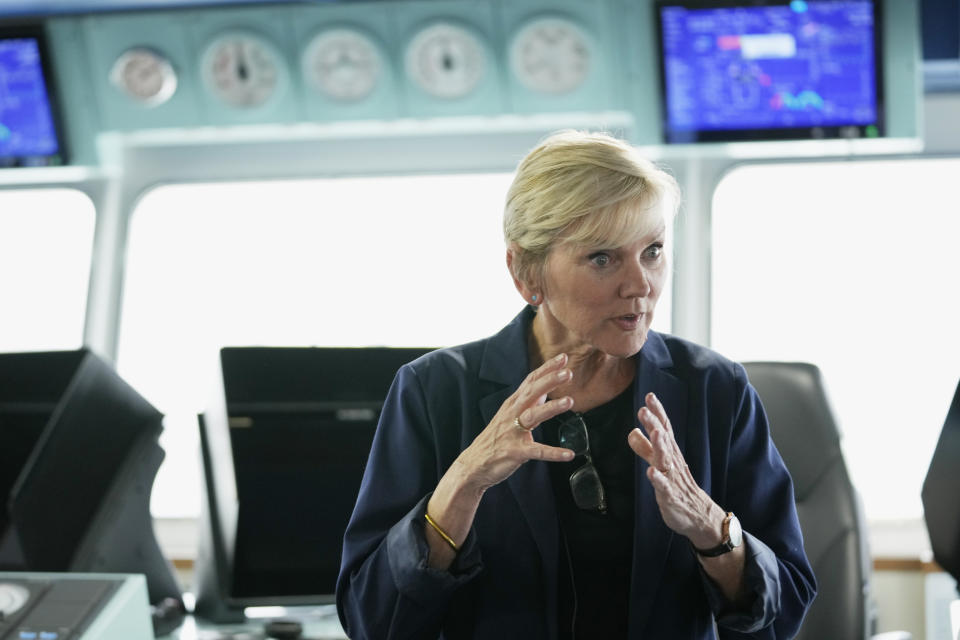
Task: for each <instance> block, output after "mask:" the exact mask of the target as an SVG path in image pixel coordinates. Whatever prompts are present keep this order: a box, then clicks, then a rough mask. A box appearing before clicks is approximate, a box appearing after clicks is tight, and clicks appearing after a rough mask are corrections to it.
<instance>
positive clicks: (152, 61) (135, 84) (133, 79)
mask: <svg viewBox="0 0 960 640" xmlns="http://www.w3.org/2000/svg"><path fill="white" fill-rule="evenodd" d="M110 82H112V83H113V85H114V86H116V87H117V88H118V89H120V90H121V91H123V93H124V94H126V95H127V96H128V97H130V98H132V99H133V100H135V101H136V102H138V103H140V104H142V105H144V106H148V107H155V106H157V105H161V104H163V103H164V102H166V101H167V100H169V99H170V97H171V96H173V94H174V92H175V91H176V90H177V74H176V72H175V71H174V70H173V65H171V64H170V61H169V60H167V58H166V57H165V56H164V55H163V54H161V53H160V52H158V51H155V50H153V49H148V48H146V47H135V48H133V49H128V50H127V51H124V52H123V53H122V54H120V56H119V57H118V58H117V60H116V62H114V63H113V68H112V69H111V70H110Z"/></svg>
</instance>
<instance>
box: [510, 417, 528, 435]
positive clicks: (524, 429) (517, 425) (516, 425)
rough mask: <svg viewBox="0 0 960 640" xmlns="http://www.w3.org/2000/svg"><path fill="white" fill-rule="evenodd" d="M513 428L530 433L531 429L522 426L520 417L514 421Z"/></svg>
mask: <svg viewBox="0 0 960 640" xmlns="http://www.w3.org/2000/svg"><path fill="white" fill-rule="evenodd" d="M513 426H515V427H516V428H517V429H520V430H522V431H530V429H527V428H526V427H525V426H523V425H522V424H520V416H517V417H516V418H514V419H513Z"/></svg>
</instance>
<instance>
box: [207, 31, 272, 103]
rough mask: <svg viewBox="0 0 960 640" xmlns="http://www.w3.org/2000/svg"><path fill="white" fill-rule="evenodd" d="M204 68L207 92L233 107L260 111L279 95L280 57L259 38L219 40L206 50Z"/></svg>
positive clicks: (232, 36) (242, 35) (243, 36)
mask: <svg viewBox="0 0 960 640" xmlns="http://www.w3.org/2000/svg"><path fill="white" fill-rule="evenodd" d="M201 65H202V72H203V82H204V84H205V85H206V87H207V90H209V91H210V92H211V93H212V94H213V95H214V96H216V97H217V98H218V99H220V101H221V102H223V103H225V104H228V105H230V106H231V107H237V108H241V109H251V108H255V107H259V106H261V105H263V104H264V103H266V102H267V101H268V100H269V99H270V98H271V97H273V95H274V94H276V92H277V86H278V83H279V79H280V68H281V58H280V54H278V53H277V51H276V49H274V48H273V47H272V46H271V45H270V43H268V42H267V41H266V40H264V39H263V38H260V37H259V36H255V35H253V34H250V33H230V34H226V35H223V36H220V37H219V38H217V39H216V40H214V41H213V42H212V43H211V44H210V46H209V47H207V50H206V53H204V56H203V60H202V62H201Z"/></svg>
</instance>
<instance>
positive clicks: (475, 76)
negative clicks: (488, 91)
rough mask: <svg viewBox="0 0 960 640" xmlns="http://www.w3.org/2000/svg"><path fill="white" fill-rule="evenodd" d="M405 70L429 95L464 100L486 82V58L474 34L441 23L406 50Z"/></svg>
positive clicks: (422, 31) (449, 24) (418, 37)
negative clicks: (483, 80)
mask: <svg viewBox="0 0 960 640" xmlns="http://www.w3.org/2000/svg"><path fill="white" fill-rule="evenodd" d="M406 66H407V74H408V75H409V76H410V79H411V80H413V82H414V83H415V84H416V85H417V86H418V87H420V88H421V89H423V90H424V91H426V92H427V93H429V94H430V95H432V96H436V97H438V98H445V99H453V98H461V97H463V96H466V95H468V94H469V93H471V92H472V91H473V90H474V89H476V88H477V85H479V84H480V81H481V80H482V79H483V74H484V71H485V68H486V54H485V53H484V49H483V45H482V44H481V43H480V41H479V40H478V39H477V37H476V36H474V35H473V33H471V32H470V31H468V30H467V29H465V28H463V27H460V26H458V25H455V24H451V23H447V22H440V23H436V24H433V25H431V26H429V27H426V28H424V29H423V30H421V31H420V32H419V33H417V35H415V36H414V37H413V39H412V40H411V41H410V44H409V45H408V46H407V54H406Z"/></svg>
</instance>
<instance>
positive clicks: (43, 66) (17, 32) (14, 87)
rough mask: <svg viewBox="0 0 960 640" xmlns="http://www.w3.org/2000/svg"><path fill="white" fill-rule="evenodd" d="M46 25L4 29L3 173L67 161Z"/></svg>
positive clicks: (0, 69)
mask: <svg viewBox="0 0 960 640" xmlns="http://www.w3.org/2000/svg"><path fill="white" fill-rule="evenodd" d="M52 87H53V85H52V81H51V67H50V60H49V55H48V52H47V47H46V41H45V38H44V32H43V28H42V26H40V25H33V24H30V25H0V168H4V167H46V166H55V165H61V164H64V163H65V162H66V151H65V149H64V141H63V135H62V133H61V129H60V126H59V125H60V120H59V117H58V113H57V104H56V99H55V97H56V96H55V94H54V92H53V90H52Z"/></svg>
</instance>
